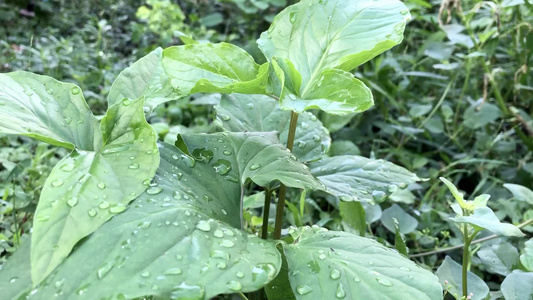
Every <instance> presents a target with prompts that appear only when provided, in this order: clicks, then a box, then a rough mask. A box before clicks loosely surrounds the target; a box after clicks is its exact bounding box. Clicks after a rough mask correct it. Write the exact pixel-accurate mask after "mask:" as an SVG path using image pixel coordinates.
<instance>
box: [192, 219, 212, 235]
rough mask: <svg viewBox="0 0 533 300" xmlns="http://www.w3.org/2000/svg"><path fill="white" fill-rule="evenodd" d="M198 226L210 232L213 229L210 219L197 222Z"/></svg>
mask: <svg viewBox="0 0 533 300" xmlns="http://www.w3.org/2000/svg"><path fill="white" fill-rule="evenodd" d="M196 228H197V229H199V230H201V231H205V232H208V231H210V230H211V225H209V222H208V221H205V220H200V221H198V224H196Z"/></svg>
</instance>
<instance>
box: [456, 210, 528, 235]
mask: <svg viewBox="0 0 533 300" xmlns="http://www.w3.org/2000/svg"><path fill="white" fill-rule="evenodd" d="M450 220H452V221H454V222H456V223H468V224H470V225H474V226H475V227H477V228H479V229H487V230H488V231H492V232H493V233H495V234H497V235H502V236H515V237H523V236H524V233H522V231H520V229H519V228H518V227H516V226H514V225H513V224H507V223H501V222H500V220H498V217H497V216H496V215H495V214H494V212H493V211H492V209H490V208H488V207H481V208H478V209H475V210H474V213H473V214H472V215H470V216H457V217H455V218H451V219H450Z"/></svg>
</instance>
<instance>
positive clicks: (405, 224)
mask: <svg viewBox="0 0 533 300" xmlns="http://www.w3.org/2000/svg"><path fill="white" fill-rule="evenodd" d="M394 219H396V220H397V222H398V228H399V229H400V232H401V233H403V234H407V233H411V232H413V231H414V230H415V229H416V226H418V221H417V220H416V219H415V218H413V217H411V215H409V214H408V213H406V212H405V211H404V210H403V209H402V208H401V207H400V206H399V205H398V204H393V205H392V206H391V207H389V208H387V209H385V210H384V211H383V214H382V215H381V223H382V224H383V226H385V228H387V229H388V230H390V231H391V232H396V228H395V227H396V226H395V225H394Z"/></svg>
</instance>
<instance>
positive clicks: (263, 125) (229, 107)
mask: <svg viewBox="0 0 533 300" xmlns="http://www.w3.org/2000/svg"><path fill="white" fill-rule="evenodd" d="M216 110H217V112H218V120H219V121H220V122H221V123H222V127H223V128H224V129H226V130H228V131H232V132H242V131H251V132H266V131H278V132H279V133H280V140H281V141H286V140H287V136H288V133H289V122H290V117H291V113H290V112H288V111H284V110H281V109H280V108H279V104H278V102H277V101H275V100H273V99H272V98H270V97H268V96H263V95H244V94H231V95H223V96H222V100H221V101H220V105H218V106H217V107H216ZM295 133H296V136H295V138H294V145H295V147H294V149H293V151H292V153H293V154H294V156H296V157H297V158H298V159H299V160H300V161H313V160H316V159H318V158H320V157H322V156H323V155H324V153H326V152H327V150H328V149H329V146H330V144H331V138H330V136H329V133H328V130H327V129H326V128H324V126H322V123H321V122H320V120H318V119H317V118H316V117H315V115H313V114H311V113H303V114H301V115H300V116H299V117H298V125H297V127H296V132H295Z"/></svg>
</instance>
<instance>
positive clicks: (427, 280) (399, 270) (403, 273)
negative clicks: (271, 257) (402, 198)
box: [283, 227, 442, 300]
mask: <svg viewBox="0 0 533 300" xmlns="http://www.w3.org/2000/svg"><path fill="white" fill-rule="evenodd" d="M289 232H290V233H291V235H292V236H293V237H294V238H295V242H294V244H284V246H283V249H284V252H285V255H286V257H287V262H288V264H289V274H290V277H289V280H290V283H291V287H292V289H293V291H294V294H295V295H296V299H298V300H302V299H313V300H315V299H337V298H338V299H357V297H359V296H361V295H364V297H365V298H366V299H420V300H422V299H442V288H441V286H440V284H439V283H438V280H437V278H436V277H435V276H434V275H433V274H432V273H431V272H428V271H426V270H424V269H422V268H420V267H419V266H417V265H416V264H415V263H413V262H412V261H410V260H408V259H407V258H405V257H403V256H402V255H400V254H398V253H397V252H396V251H394V250H391V249H388V248H386V247H384V246H383V245H381V244H379V243H377V242H376V241H373V240H371V239H367V238H363V237H359V236H356V235H353V234H349V233H346V232H336V231H327V230H326V229H323V228H318V227H316V228H309V227H304V228H302V229H295V228H291V229H290V230H289Z"/></svg>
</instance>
